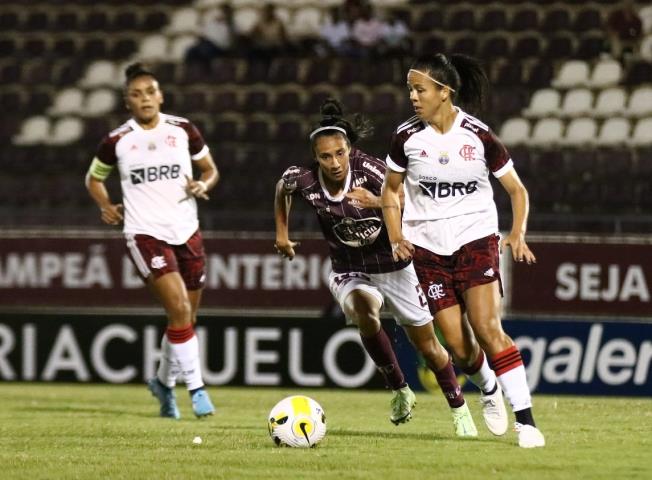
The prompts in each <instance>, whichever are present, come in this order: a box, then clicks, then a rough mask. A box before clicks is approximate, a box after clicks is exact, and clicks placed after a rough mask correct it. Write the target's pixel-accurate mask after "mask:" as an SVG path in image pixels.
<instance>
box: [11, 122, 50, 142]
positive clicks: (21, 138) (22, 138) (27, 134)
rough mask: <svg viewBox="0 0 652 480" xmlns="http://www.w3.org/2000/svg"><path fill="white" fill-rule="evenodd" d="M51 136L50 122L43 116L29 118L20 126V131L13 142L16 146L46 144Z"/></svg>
mask: <svg viewBox="0 0 652 480" xmlns="http://www.w3.org/2000/svg"><path fill="white" fill-rule="evenodd" d="M49 136H50V120H49V119H48V118H47V117H46V116H43V115H38V116H34V117H29V118H27V119H26V120H25V121H23V123H22V124H21V126H20V131H19V132H18V134H17V135H15V136H14V137H13V138H12V139H11V141H12V143H13V144H14V145H36V144H39V143H44V142H45V141H46V140H47V139H48V137H49Z"/></svg>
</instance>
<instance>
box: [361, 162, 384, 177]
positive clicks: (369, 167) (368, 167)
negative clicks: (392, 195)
mask: <svg viewBox="0 0 652 480" xmlns="http://www.w3.org/2000/svg"><path fill="white" fill-rule="evenodd" d="M362 166H363V167H364V168H366V169H367V170H370V171H372V172H374V173H375V174H376V175H378V176H379V177H383V176H384V175H383V172H381V171H380V170H378V168H377V167H376V166H375V165H372V164H371V163H369V162H367V161H364V162H362Z"/></svg>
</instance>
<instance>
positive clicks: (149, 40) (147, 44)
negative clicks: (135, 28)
mask: <svg viewBox="0 0 652 480" xmlns="http://www.w3.org/2000/svg"><path fill="white" fill-rule="evenodd" d="M137 56H138V58H139V59H142V60H145V61H151V62H156V61H166V60H167V59H168V39H167V37H165V36H164V35H161V34H157V33H155V34H151V35H148V36H147V37H145V38H144V39H143V40H142V42H141V43H140V47H139V49H138V54H137Z"/></svg>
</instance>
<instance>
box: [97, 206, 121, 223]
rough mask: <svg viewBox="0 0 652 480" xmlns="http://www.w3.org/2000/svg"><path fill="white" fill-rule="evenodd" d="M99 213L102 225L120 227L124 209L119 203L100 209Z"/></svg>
mask: <svg viewBox="0 0 652 480" xmlns="http://www.w3.org/2000/svg"><path fill="white" fill-rule="evenodd" d="M100 212H102V221H103V222H104V223H106V224H108V225H120V224H121V223H122V220H123V216H122V213H123V212H124V207H123V206H122V204H121V203H117V204H109V205H107V206H106V207H101V208H100Z"/></svg>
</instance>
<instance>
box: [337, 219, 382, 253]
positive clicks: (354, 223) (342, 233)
mask: <svg viewBox="0 0 652 480" xmlns="http://www.w3.org/2000/svg"><path fill="white" fill-rule="evenodd" d="M382 225H383V223H382V221H381V220H380V218H378V217H371V218H360V219H355V218H351V217H344V218H343V219H342V221H341V222H340V223H338V224H337V225H335V226H334V227H333V233H334V234H335V236H336V237H337V238H338V239H339V240H340V241H341V242H342V243H343V244H345V245H348V246H349V247H356V248H357V247H364V246H365V245H371V244H372V243H374V242H375V241H376V238H378V235H379V234H380V230H381V228H382Z"/></svg>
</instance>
